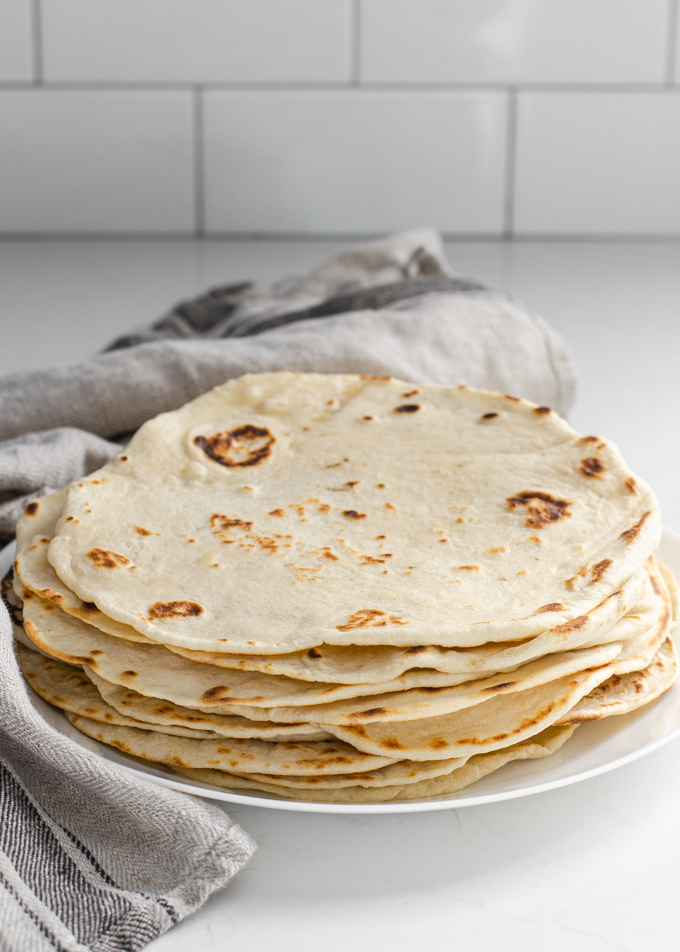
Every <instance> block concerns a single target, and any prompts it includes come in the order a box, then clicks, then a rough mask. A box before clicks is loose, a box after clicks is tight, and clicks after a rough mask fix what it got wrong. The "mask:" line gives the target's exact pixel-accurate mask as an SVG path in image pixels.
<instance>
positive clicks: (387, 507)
mask: <svg viewBox="0 0 680 952" xmlns="http://www.w3.org/2000/svg"><path fill="white" fill-rule="evenodd" d="M396 508H397V507H396V506H393V505H392V503H391V502H386V503H385V509H395V510H396Z"/></svg>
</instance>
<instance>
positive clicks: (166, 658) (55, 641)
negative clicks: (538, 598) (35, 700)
mask: <svg viewBox="0 0 680 952" xmlns="http://www.w3.org/2000/svg"><path fill="white" fill-rule="evenodd" d="M24 597H25V602H24V630H25V631H26V633H27V635H28V636H29V638H30V639H31V641H33V642H34V643H35V644H36V645H37V646H38V647H39V648H42V650H43V651H46V652H47V653H48V654H50V655H52V656H53V657H57V658H59V659H60V660H63V661H66V662H68V663H70V664H78V665H86V666H88V667H90V668H92V670H94V671H95V673H97V674H98V675H99V676H100V677H101V678H103V679H104V680H106V681H109V682H111V683H113V684H118V685H122V686H124V687H126V688H130V687H133V688H134V690H135V691H137V692H138V693H139V694H142V695H144V696H146V697H150V698H161V699H164V700H168V701H172V702H173V703H174V704H179V705H181V706H182V707H186V708H192V709H197V710H205V711H213V712H215V713H237V714H241V715H243V716H245V717H248V716H251V715H252V719H254V720H255V719H264V720H271V721H277V722H280V723H299V722H301V721H307V722H312V723H323V724H356V723H357V720H359V721H360V722H361V723H367V722H368V721H371V720H389V721H397V720H409V719H413V718H422V717H428V716H434V715H436V714H442V713H446V712H450V711H454V710H460V709H461V708H463V707H469V706H472V705H475V704H478V703H479V702H480V701H484V700H486V698H487V697H488V696H489V694H490V693H493V694H499V693H503V694H509V693H515V692H518V691H524V690H525V689H526V688H527V687H530V686H533V685H535V684H538V683H544V682H548V681H551V680H555V679H557V678H561V677H564V676H565V675H567V674H570V673H575V672H578V671H581V670H583V669H584V668H588V667H593V666H599V665H603V664H605V663H606V662H608V661H611V660H612V659H613V658H615V657H617V656H618V655H619V654H620V653H621V650H622V646H623V644H624V643H622V642H612V643H610V644H605V645H601V646H596V647H593V648H584V649H580V650H577V651H569V652H560V653H559V654H554V655H548V656H546V657H544V658H539V659H538V660H536V661H533V662H530V663H529V664H526V665H523V666H521V667H519V668H517V669H516V670H515V671H514V672H512V675H511V676H509V675H508V674H507V673H505V672H502V673H499V674H495V675H492V676H490V677H486V678H482V679H480V680H467V681H463V677H464V676H460V675H445V674H440V673H439V672H432V671H430V672H428V671H417V672H412V673H407V674H405V675H402V677H401V678H399V679H395V681H393V682H388V683H386V684H385V685H373V684H370V685H326V684H323V682H307V681H295V680H293V679H289V678H284V677H277V676H272V675H266V674H259V673H258V672H248V671H230V672H229V673H228V677H227V678H226V679H225V672H224V670H223V669H220V668H211V667H210V666H209V665H205V664H196V663H195V662H192V661H188V660H187V659H185V658H181V657H179V656H178V655H176V654H173V653H172V652H170V651H167V650H166V649H165V648H163V647H162V646H160V645H159V646H156V645H140V644H135V643H133V642H125V641H122V640H120V639H118V638H112V637H111V636H109V635H105V634H104V633H103V632H101V631H99V630H97V629H95V628H92V627H91V626H89V625H86V624H84V623H83V622H81V621H79V620H78V619H76V618H73V617H71V616H69V615H66V614H65V613H64V612H62V611H61V609H59V608H58V607H57V606H55V605H53V604H51V603H48V602H46V601H45V600H44V599H41V598H40V597H39V596H37V595H34V594H32V593H30V592H24ZM641 637H642V636H641ZM509 677H510V680H508V679H509ZM225 680H226V681H227V682H228V683H226V684H225ZM460 681H463V683H457V682H460ZM451 682H453V686H451ZM418 685H423V686H422V687H420V686H418ZM381 688H382V689H383V692H384V693H380V694H376V693H374V692H375V691H376V690H380V689H381ZM338 697H339V698H340V700H336V698H338ZM343 697H344V698H346V700H343ZM273 712H276V713H273ZM307 712H309V713H307ZM279 714H280V716H279Z"/></svg>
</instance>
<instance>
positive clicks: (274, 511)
mask: <svg viewBox="0 0 680 952" xmlns="http://www.w3.org/2000/svg"><path fill="white" fill-rule="evenodd" d="M285 514H286V510H285V509H272V511H271V512H270V513H269V515H270V516H285Z"/></svg>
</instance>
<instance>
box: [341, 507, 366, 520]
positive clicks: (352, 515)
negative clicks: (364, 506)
mask: <svg viewBox="0 0 680 952" xmlns="http://www.w3.org/2000/svg"><path fill="white" fill-rule="evenodd" d="M342 514H343V516H344V517H345V519H365V518H366V513H365V512H357V511H356V509H345V510H344V511H343V513H342Z"/></svg>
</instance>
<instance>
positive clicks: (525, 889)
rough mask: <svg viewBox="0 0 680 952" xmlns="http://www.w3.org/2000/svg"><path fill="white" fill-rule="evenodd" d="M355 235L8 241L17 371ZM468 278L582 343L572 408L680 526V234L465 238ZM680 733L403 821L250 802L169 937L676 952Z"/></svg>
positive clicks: (234, 945)
mask: <svg viewBox="0 0 680 952" xmlns="http://www.w3.org/2000/svg"><path fill="white" fill-rule="evenodd" d="M348 246H349V243H348V242H330V241H324V242H311V241H310V242H276V241H257V242H245V241H238V242H237V241H233V242H229V241H206V242H193V241H21V242H0V286H2V288H3V294H2V304H1V305H0V306H1V308H2V311H1V317H0V326H1V328H2V338H1V339H2V349H1V350H0V373H11V372H14V371H18V370H22V369H28V368H33V367H40V366H47V365H49V364H54V363H59V364H62V365H64V364H67V363H69V362H71V361H75V360H80V359H83V358H85V357H87V355H88V354H91V353H92V352H93V351H96V350H97V349H99V348H101V347H102V346H104V345H105V344H106V342H107V341H108V340H110V339H111V338H113V337H115V336H116V335H118V334H120V333H122V332H123V331H125V330H129V329H131V328H133V327H135V326H138V325H140V324H144V323H148V322H149V321H150V320H151V319H153V318H155V317H158V316H160V315H161V314H162V313H163V312H164V311H165V310H167V309H168V308H169V306H170V305H172V304H173V303H174V302H175V301H177V300H181V299H182V298H185V297H190V296H192V295H194V294H196V293H198V292H200V291H202V290H204V289H205V288H207V287H209V286H211V285H215V284H218V283H226V282H228V281H235V280H239V279H243V278H252V277H254V278H257V279H259V280H264V281H271V280H274V279H276V278H278V277H282V276H284V275H286V274H291V273H299V272H302V271H305V270H308V269H309V268H310V267H313V266H314V265H316V264H318V263H320V262H321V261H323V260H324V259H325V258H327V257H330V256H331V255H332V254H334V253H336V252H337V251H338V250H341V249H344V248H345V247H348ZM447 253H448V257H449V260H450V262H451V264H452V266H453V267H454V269H455V270H456V272H458V273H460V274H463V275H467V276H473V277H477V278H479V279H481V280H482V281H485V282H487V283H488V284H489V285H490V286H492V287H495V288H498V289H500V290H504V291H507V292H509V293H511V294H513V295H514V296H515V297H517V298H520V299H521V300H522V301H523V302H524V303H525V305H526V306H527V307H528V308H529V309H530V310H532V311H534V312H535V313H538V314H540V315H541V316H542V317H544V318H545V319H547V320H548V321H549V322H550V323H551V324H552V325H553V326H554V327H555V328H556V329H557V330H558V331H560V333H562V335H563V336H564V337H565V339H566V340H567V342H568V343H569V345H570V346H571V349H572V353H573V356H574V361H575V364H576V367H577V370H578V374H579V380H580V389H579V396H578V401H577V405H576V407H575V410H574V412H573V414H572V416H571V422H572V424H573V425H574V426H575V427H576V428H577V429H579V430H580V431H581V432H583V433H598V434H601V435H604V436H607V437H609V438H611V439H613V440H614V441H615V442H616V443H617V444H618V445H619V447H620V449H621V450H622V452H623V454H624V456H625V457H626V459H627V461H628V462H629V463H630V465H631V466H632V467H633V469H635V470H636V471H637V472H638V473H639V474H640V475H641V476H643V477H644V478H645V479H647V480H648V481H649V482H650V483H651V485H652V486H653V487H654V488H655V490H656V492H657V494H658V496H659V499H660V502H661V506H662V509H663V512H664V517H665V521H666V524H667V525H668V526H669V527H670V528H672V529H675V530H676V531H678V530H680V481H679V478H678V477H679V476H680V427H679V426H678V418H679V416H680V373H679V372H678V356H677V353H676V348H680V243H677V242H646V243H635V242H621V243H614V242H592V243H587V242H544V243H532V242H514V243H504V242H450V243H448V244H447ZM679 803H680V741H676V742H674V743H671V744H669V745H668V746H667V747H665V748H663V749H661V750H659V751H657V752H655V753H653V754H651V755H650V756H649V757H647V758H645V759H643V760H640V761H637V762H635V763H633V764H630V765H628V766H626V767H622V768H620V769H619V770H617V771H614V772H613V773H610V774H605V775H603V776H601V777H597V778H595V779H592V780H588V781H584V782H582V783H579V784H576V785H573V786H570V787H565V788H563V789H560V790H556V791H552V792H549V793H543V794H540V795H537V796H533V797H527V798H523V799H518V800H510V801H505V802H502V803H497V804H491V805H485V806H479V807H469V808H466V809H459V810H442V811H440V812H436V813H422V814H406V815H402V816H399V815H388V816H375V817H371V816H332V815H331V816H326V815H314V814H303V813H284V812H280V811H276V810H264V809H257V808H251V807H243V806H232V805H230V806H229V808H228V812H229V814H230V815H231V817H232V818H233V819H234V820H235V821H237V822H238V823H240V824H241V826H243V828H244V829H246V830H247V831H248V832H249V833H250V834H251V835H252V836H253V837H254V838H255V839H256V840H257V842H258V844H259V849H258V851H257V853H256V854H255V856H254V858H253V859H252V860H251V861H250V863H249V864H248V865H247V867H246V868H245V869H244V870H243V871H242V872H241V873H240V874H239V875H238V876H237V877H236V878H235V879H234V880H233V882H232V883H231V885H230V886H229V887H228V888H227V889H226V890H224V891H222V892H220V893H218V894H217V895H215V896H213V897H212V899H210V900H209V901H208V903H207V904H206V905H205V906H204V907H203V909H202V910H201V911H200V912H199V913H198V914H197V915H195V916H194V917H193V918H191V919H189V920H187V921H185V922H183V923H181V924H180V925H179V926H177V927H176V928H175V929H173V930H172V931H171V932H169V933H167V934H166V935H164V936H162V937H161V938H159V939H157V940H156V941H155V942H154V943H152V944H151V945H150V946H148V948H149V949H150V950H153V952H180V950H181V952H186V950H191V952H193V950H194V949H196V950H201V952H203V950H219V952H222V950H224V952H226V950H232V949H238V950H239V952H261V950H264V949H275V950H276V952H319V950H320V949H323V950H324V952H339V950H341V949H342V950H343V952H344V950H346V949H347V948H348V947H354V948H356V949H357V950H358V952H363V950H364V949H367V950H368V949H370V950H372V952H382V950H385V952H388V950H389V952H406V950H409V952H411V950H413V949H417V948H423V947H428V946H429V947H442V948H460V949H466V950H467V949H475V950H476V952H487V950H489V952H491V950H494V952H495V950H496V949H497V948H498V947H499V946H501V947H502V948H504V949H505V950H509V952H515V950H523V952H525V950H529V952H533V950H534V949H536V950H539V949H540V950H543V949H550V952H567V950H569V952H571V950H573V949H575V948H578V949H579V952H606V950H617V952H618V950H625V952H628V950H631V952H632V950H635V952H638V950H641V949H642V950H645V952H666V950H668V952H671V950H673V952H677V949H678V947H679V944H680V912H679V911H678V907H677V906H676V903H675V900H674V892H675V884H676V882H677V879H678V868H679V867H680V859H679V857H680V809H679V807H678V804H679Z"/></svg>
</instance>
